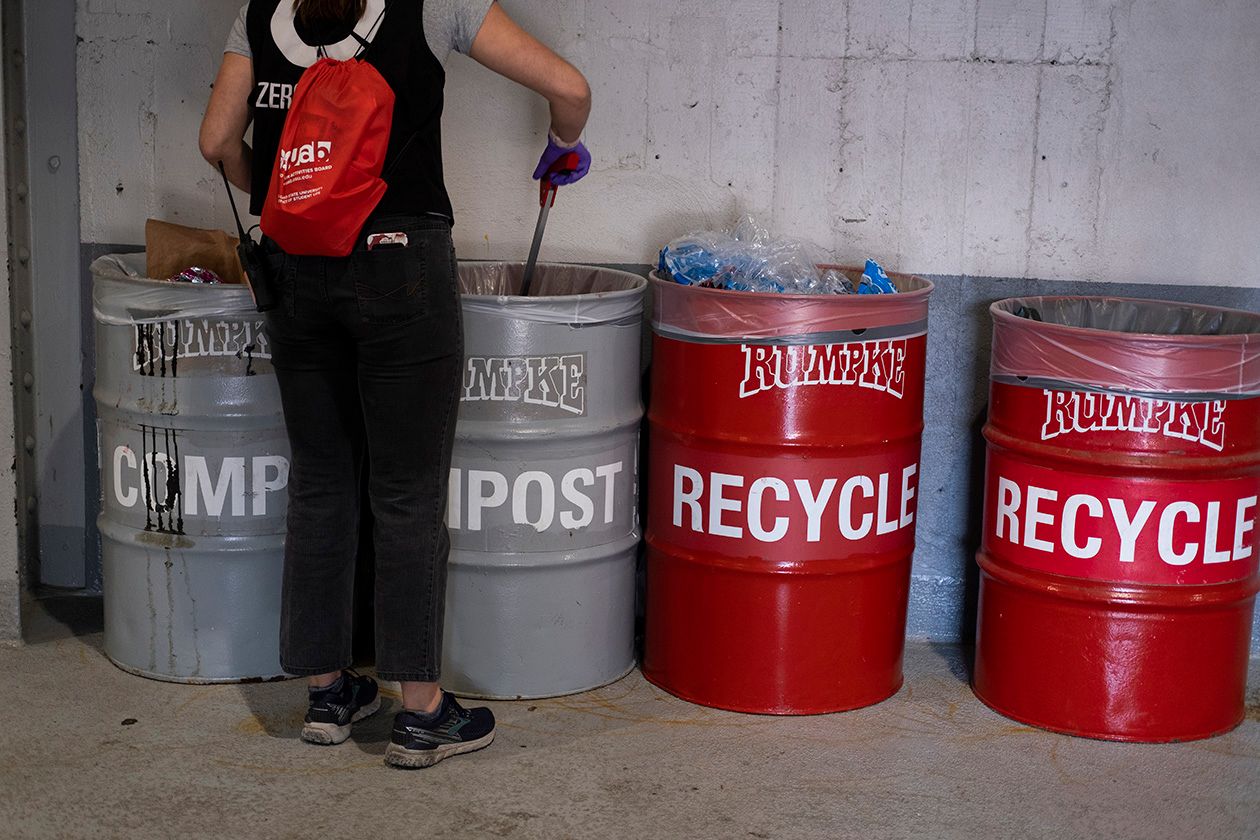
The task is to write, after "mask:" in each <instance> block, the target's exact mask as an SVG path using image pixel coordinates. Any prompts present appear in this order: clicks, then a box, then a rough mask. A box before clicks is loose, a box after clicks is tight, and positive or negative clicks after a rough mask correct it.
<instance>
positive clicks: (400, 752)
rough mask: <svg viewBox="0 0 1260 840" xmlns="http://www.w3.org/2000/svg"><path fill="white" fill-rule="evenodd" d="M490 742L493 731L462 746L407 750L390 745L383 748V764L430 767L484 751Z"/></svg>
mask: <svg viewBox="0 0 1260 840" xmlns="http://www.w3.org/2000/svg"><path fill="white" fill-rule="evenodd" d="M492 741H494V732H493V731H491V732H490V733H489V734H488V735H483V736H481V737H480V738H478V739H477V740H475V741H465V742H464V743H462V744H442V745H441V746H437V747H434V748H433V749H431V750H409V749H407V748H406V747H400V746H398V745H397V744H394V743H391V744H390V745H389V746H388V747H386V748H385V763H386V764H390V765H393V766H394V767H407V768H417V767H432V766H433V765H434V764H437V763H438V762H439V761H441V760H442V759H444V758H450V757H451V756H453V755H463V754H464V753H470V752H476V751H477V750H482V749H485V748H486V747H488V746H490V743H491V742H492Z"/></svg>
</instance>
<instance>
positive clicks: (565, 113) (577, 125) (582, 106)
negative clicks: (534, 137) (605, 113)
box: [550, 71, 591, 143]
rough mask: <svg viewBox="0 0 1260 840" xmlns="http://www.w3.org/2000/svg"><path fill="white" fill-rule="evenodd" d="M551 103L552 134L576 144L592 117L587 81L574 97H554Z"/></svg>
mask: <svg viewBox="0 0 1260 840" xmlns="http://www.w3.org/2000/svg"><path fill="white" fill-rule="evenodd" d="M574 72H576V71H574ZM578 78H581V77H580V76H579V77H578ZM550 102H551V130H552V132H554V133H555V135H556V136H557V137H559V138H560V139H561V140H563V141H564V142H566V143H576V142H577V140H578V138H579V137H581V136H582V130H583V129H584V128H586V120H587V119H588V118H589V117H590V115H591V92H590V89H589V88H588V87H587V86H586V83H585V79H583V80H582V84H581V85H580V86H578V90H577V91H576V93H575V94H574V95H573V96H565V97H559V96H558V97H553V98H552V99H551V100H550Z"/></svg>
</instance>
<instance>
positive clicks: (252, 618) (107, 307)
mask: <svg viewBox="0 0 1260 840" xmlns="http://www.w3.org/2000/svg"><path fill="white" fill-rule="evenodd" d="M143 271H144V256H143V255H142V254H141V255H122V256H109V257H102V258H100V259H98V260H96V262H94V263H92V274H93V289H92V297H93V311H94V315H95V318H96V387H95V390H94V392H93V393H94V396H95V397H96V406H97V414H98V418H99V419H98V423H97V431H98V435H99V438H98V440H99V445H100V448H99V452H100V468H101V497H102V498H101V514H100V518H99V519H98V525H99V528H100V532H101V547H102V567H103V586H104V594H105V653H106V654H107V655H108V656H109V658H110V659H111V660H113V661H114V662H115V663H116V664H117V665H119V666H120V667H122V668H123V669H125V670H128V671H132V672H134V673H137V674H142V675H144V676H146V677H153V678H156V679H161V680H172V681H175V682H198V683H200V682H232V681H238V680H247V679H249V680H252V679H260V678H261V679H267V678H273V677H280V676H282V671H281V668H280V655H279V625H280V578H281V568H282V565H283V560H284V522H285V510H286V507H287V504H286V503H287V495H286V492H285V487H286V485H287V483H288V475H289V442H288V438H287V436H286V435H285V431H284V418H283V414H282V413H281V409H280V392H279V389H278V388H277V385H276V378H275V374H274V372H273V370H272V368H271V362H270V358H271V353H270V346H269V344H268V342H267V337H266V335H265V333H264V331H263V317H262V316H261V315H259V314H258V312H257V311H255V309H254V306H253V303H252V302H251V301H250V297H249V292H248V290H247V289H245V288H243V287H241V286H229V285H225V286H198V285H190V284H184V283H167V282H160V281H154V280H147V279H144V278H143V277H142V276H140V275H142V274H143Z"/></svg>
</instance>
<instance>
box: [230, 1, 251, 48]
mask: <svg viewBox="0 0 1260 840" xmlns="http://www.w3.org/2000/svg"><path fill="white" fill-rule="evenodd" d="M248 11H249V4H248V3H246V4H245V5H244V6H241V13H240V14H239V15H237V16H236V22H235V23H233V24H232V31H231V32H229V33H228V39H227V44H225V45H224V47H223V51H224V52H225V53H236V54H237V55H243V56H245V57H246V58H253V54H252V53H251V52H250V51H249V36H248V35H246V34H245V13H246V12H248Z"/></svg>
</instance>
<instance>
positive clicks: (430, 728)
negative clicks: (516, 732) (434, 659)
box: [385, 691, 494, 767]
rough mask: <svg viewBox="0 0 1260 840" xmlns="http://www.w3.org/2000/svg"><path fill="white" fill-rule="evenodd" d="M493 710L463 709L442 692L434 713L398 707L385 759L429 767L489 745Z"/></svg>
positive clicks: (389, 761)
mask: <svg viewBox="0 0 1260 840" xmlns="http://www.w3.org/2000/svg"><path fill="white" fill-rule="evenodd" d="M493 740H494V713H493V712H491V711H490V710H489V709H487V708H485V707H478V708H476V709H465V708H464V707H462V706H460V705H459V703H457V702H456V701H455V698H454V697H452V696H451V695H450V694H447V693H446V692H445V691H443V692H442V705H441V706H439V707H438V710H437V711H436V712H435V713H434V715H433V716H430V715H424V714H417V713H415V712H408V711H406V710H404V711H401V712H399V713H398V715H397V716H396V717H395V718H394V735H393V737H392V738H391V739H390V744H389V747H388V748H386V750H385V763H386V764H392V765H394V766H395V767H432V766H433V765H434V764H437V763H438V762H439V761H441V760H442V759H444V758H449V757H450V756H452V755H460V754H461V753H470V752H474V751H476V750H480V749H483V748H485V747H488V746H490V742H491V741H493Z"/></svg>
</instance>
